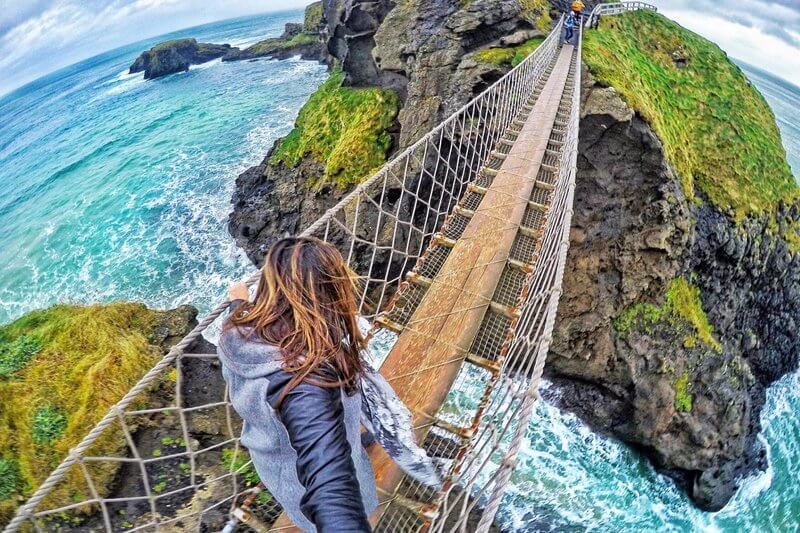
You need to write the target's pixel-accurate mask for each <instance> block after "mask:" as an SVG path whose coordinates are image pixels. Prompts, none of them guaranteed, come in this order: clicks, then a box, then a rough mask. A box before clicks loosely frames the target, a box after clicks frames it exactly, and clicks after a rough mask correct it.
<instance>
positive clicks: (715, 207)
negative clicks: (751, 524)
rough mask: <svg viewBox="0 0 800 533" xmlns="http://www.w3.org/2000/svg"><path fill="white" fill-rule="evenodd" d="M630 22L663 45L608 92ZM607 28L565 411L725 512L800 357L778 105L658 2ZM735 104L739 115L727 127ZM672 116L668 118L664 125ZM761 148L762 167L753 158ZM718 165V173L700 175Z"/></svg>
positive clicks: (593, 43) (586, 94)
mask: <svg viewBox="0 0 800 533" xmlns="http://www.w3.org/2000/svg"><path fill="white" fill-rule="evenodd" d="M633 19H635V20H633ZM629 24H636V26H637V27H638V28H639V29H640V30H642V31H641V34H640V35H647V36H648V37H645V38H646V39H650V41H648V42H651V43H658V44H655V45H654V46H653V45H651V49H650V51H649V52H648V53H644V54H642V53H639V52H637V57H636V61H637V62H639V64H640V65H641V66H642V69H641V71H637V70H634V69H632V68H629V66H621V67H620V68H627V72H625V76H626V79H627V80H628V81H626V82H623V81H621V79H620V81H617V82H616V83H615V87H607V86H606V85H607V84H608V82H609V81H611V80H614V79H615V74H616V73H614V72H611V71H610V70H609V69H608V68H607V65H609V64H610V57H606V56H605V55H604V54H605V53H609V54H613V56H614V58H615V61H616V62H617V63H618V64H619V63H622V64H624V63H625V60H626V57H627V56H626V54H625V52H624V50H623V49H620V48H617V47H616V44H618V43H617V42H616V41H615V38H616V37H618V36H622V35H623V34H624V36H625V40H626V41H628V40H635V37H632V34H631V33H630V31H631V26H629ZM600 32H601V33H598V34H594V35H593V34H589V35H587V41H586V47H585V55H584V57H585V59H586V61H587V63H589V65H590V69H591V73H593V74H595V75H597V76H599V77H602V78H603V79H604V83H601V82H598V81H597V80H595V79H593V77H592V74H591V73H590V72H586V73H585V75H584V87H583V108H582V114H583V118H582V121H581V130H580V132H581V133H580V145H579V160H578V176H577V189H576V194H575V215H574V218H573V228H572V233H571V247H570V252H569V256H568V262H567V268H566V272H565V277H564V294H563V296H562V298H561V302H560V306H559V317H558V321H557V326H556V332H555V338H554V343H553V347H552V350H551V354H550V356H549V359H548V365H547V372H548V375H549V376H550V378H551V379H552V380H553V381H554V382H555V383H556V384H557V385H558V386H559V388H560V389H561V390H562V392H563V391H566V393H563V394H560V395H558V399H559V400H558V401H559V402H560V404H561V405H562V406H563V407H565V408H567V409H569V410H572V411H574V412H576V413H578V414H579V415H580V416H581V417H582V418H583V419H584V420H586V421H587V422H588V423H590V424H591V425H592V426H593V427H595V428H597V429H599V430H601V431H603V432H606V433H609V434H612V435H615V436H617V437H620V438H622V439H623V440H625V441H627V442H629V443H632V444H634V445H635V446H636V447H637V448H639V449H640V450H642V452H643V453H644V454H645V455H647V456H648V457H650V458H651V459H652V460H653V461H654V464H655V465H656V466H657V467H659V468H660V469H662V470H663V471H665V472H666V473H668V474H670V475H672V476H673V477H675V478H676V479H677V480H678V481H679V482H680V483H681V484H682V485H683V486H684V487H685V488H686V490H687V492H688V494H689V495H690V496H691V497H692V498H693V499H694V501H695V502H696V503H697V504H698V505H699V506H700V507H702V508H705V509H711V510H715V509H719V508H721V507H722V506H723V505H724V504H725V503H727V501H728V500H729V499H730V497H731V496H732V495H733V493H734V491H735V490H736V487H737V484H738V481H740V479H741V477H742V476H744V475H747V474H749V473H752V472H753V471H754V470H755V469H762V468H764V467H765V457H764V450H763V449H762V446H761V444H760V442H759V441H758V439H757V433H758V431H759V430H760V425H759V414H760V411H761V407H762V405H763V403H764V398H765V388H766V387H767V386H768V385H769V384H770V383H771V382H772V381H774V380H775V379H777V378H778V377H780V376H782V375H783V374H785V373H786V372H789V371H791V370H793V369H795V368H797V363H798V354H800V339H799V338H798V336H797V329H796V321H797V320H798V317H800V300H798V296H800V256H798V254H797V253H796V252H797V249H796V247H795V246H793V245H792V244H791V243H792V242H793V240H794V238H795V237H796V234H795V235H794V236H793V233H794V232H796V228H797V223H798V210H797V207H796V205H795V204H794V201H793V198H794V194H795V190H796V186H795V185H794V183H793V181H792V180H791V176H790V174H788V169H787V167H786V162H785V158H784V155H783V152H782V149H781V148H780V139H779V137H778V133H777V129H776V128H775V126H774V118H773V117H772V114H771V112H770V110H769V108H768V107H767V106H766V103H764V102H763V99H762V98H761V97H760V95H758V94H757V92H756V91H755V90H754V89H753V88H752V87H751V86H750V85H749V83H747V81H746V80H745V78H744V76H743V75H742V74H741V72H740V71H739V70H738V68H736V67H735V66H733V65H732V64H731V63H729V62H728V60H727V58H725V57H724V54H723V53H722V52H721V51H719V49H718V48H716V47H715V46H713V45H711V44H710V43H708V42H706V41H703V40H702V39H699V38H698V37H697V36H694V35H691V34H689V33H688V32H685V30H682V29H680V28H679V27H678V26H677V25H674V24H672V23H669V22H668V21H666V19H663V18H662V17H657V16H655V15H650V14H638V15H628V16H626V18H622V19H619V20H615V21H607V22H606V23H605V24H604V26H603V27H601V29H600ZM602 32H605V33H602ZM617 34H620V35H617ZM640 44H643V43H635V42H634V44H633V46H637V45H640ZM676 58H678V59H679V60H678V59H676ZM646 72H650V73H652V75H653V77H654V78H657V79H659V80H663V79H664V78H667V79H669V78H673V80H672V82H671V83H670V84H671V85H672V86H673V87H681V86H682V84H683V83H684V80H685V79H691V80H692V85H691V86H690V87H687V88H684V89H683V90H682V92H684V93H686V92H688V91H690V90H691V91H695V94H688V95H686V96H689V97H690V98H691V101H693V102H694V104H693V105H691V106H684V104H683V103H680V106H681V107H680V108H678V105H679V103H678V102H670V101H668V100H667V102H666V103H664V100H666V99H663V98H662V97H663V95H664V94H670V93H663V92H662V91H663V89H661V88H657V87H656V88H654V87H652V84H653V83H654V82H653V79H651V78H649V77H648V75H647V74H645V73H646ZM620 75H621V73H620ZM668 83H669V82H668ZM632 87H636V89H635V93H636V94H635V95H634V91H633V90H632V89H631V88H632ZM651 90H652V91H653V92H652V93H650V95H652V96H655V97H659V98H662V99H661V100H660V102H661V104H660V105H663V106H665V107H663V108H661V109H659V113H663V114H664V115H665V116H663V117H662V116H658V117H653V116H652V115H651V116H646V115H649V114H651V113H653V112H654V111H655V109H656V108H655V106H656V105H658V104H656V103H654V102H653V101H651V100H649V97H648V96H650V95H648V92H649V91H651ZM704 91H709V92H710V93H714V94H713V95H708V96H706V95H704V94H702V93H703V92H704ZM720 94H723V95H725V96H724V97H723V100H726V101H727V104H726V102H725V101H723V102H720V101H718V100H716V101H715V99H717V98H718V97H719V96H718V95H720ZM709 104H710V107H707V110H703V109H698V108H700V107H705V106H708V105H709ZM731 105H734V106H736V108H737V111H736V115H735V117H733V118H731V119H728V117H725V119H724V120H725V123H724V127H721V126H723V123H722V120H723V119H722V117H721V116H720V115H721V114H723V113H724V111H721V110H722V109H724V108H725V107H727V106H731ZM673 106H675V107H674V108H673ZM716 106H719V108H717V107H716ZM681 112H686V113H688V114H689V115H691V117H692V120H694V121H695V122H696V124H693V123H687V122H683V117H682V116H681ZM670 119H671V120H673V121H674V123H672V124H671V125H670V127H671V128H672V131H670V132H664V133H661V132H660V131H657V130H659V129H660V128H663V127H665V126H667V124H666V120H670ZM740 122H746V124H747V128H749V130H750V133H751V134H752V133H753V132H757V133H758V135H759V136H760V137H761V140H760V141H758V144H757V145H756V146H751V145H750V144H749V142H752V141H748V139H746V138H744V135H739V136H737V137H736V138H735V139H728V138H727V134H726V133H725V131H726V128H731V129H733V130H737V129H738V128H739V127H742V125H740ZM678 125H689V126H690V127H693V128H696V129H697V131H698V133H697V135H701V134H700V133H699V131H700V130H701V129H702V131H703V133H702V135H703V136H704V138H703V139H702V140H699V139H696V138H695V133H693V132H691V131H685V130H684V131H676V129H677V127H680V126H678ZM676 126H677V127H676ZM678 138H680V139H681V141H680V142H682V143H683V144H682V145H681V146H676V144H675V143H676V142H678V141H677V139H678ZM776 141H777V142H776ZM695 143H697V145H695ZM700 144H705V146H703V147H702V148H701V146H699V145H700ZM776 145H777V149H774V148H773V147H775V146H776ZM698 150H705V151H698ZM711 150H713V151H711ZM772 150H774V153H773V152H772ZM679 151H683V153H684V154H685V156H684V157H683V158H677V157H675V155H676V153H678V152H679ZM750 154H753V157H755V158H757V162H758V164H756V165H745V164H744V163H743V161H742V159H745V158H748V157H750ZM712 159H713V160H714V161H711V160H712ZM723 161H724V162H725V163H723V164H720V163H721V162H723ZM689 162H691V163H689ZM710 165H717V166H716V168H715V169H714V171H713V174H711V173H708V174H705V175H703V174H701V173H700V172H699V171H698V170H699V169H701V168H709V167H710ZM678 169H680V170H678ZM692 174H694V180H693V181H691V182H690V180H687V176H691V175H692ZM701 176H702V179H700V178H701ZM690 179H691V178H690ZM747 189H750V190H751V192H750V193H748V194H747V195H741V194H740V193H741V191H742V190H747ZM774 191H780V192H778V193H776V194H774V195H773V192H774Z"/></svg>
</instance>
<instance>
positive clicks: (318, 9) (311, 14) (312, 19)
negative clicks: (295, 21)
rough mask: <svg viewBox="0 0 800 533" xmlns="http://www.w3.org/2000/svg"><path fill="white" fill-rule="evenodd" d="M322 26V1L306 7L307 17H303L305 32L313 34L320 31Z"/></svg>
mask: <svg viewBox="0 0 800 533" xmlns="http://www.w3.org/2000/svg"><path fill="white" fill-rule="evenodd" d="M321 25H322V1H321V0H320V1H319V2H314V3H313V4H308V6H306V12H305V16H304V17H303V31H305V32H308V33H313V32H316V31H318V30H319V27H320V26H321Z"/></svg>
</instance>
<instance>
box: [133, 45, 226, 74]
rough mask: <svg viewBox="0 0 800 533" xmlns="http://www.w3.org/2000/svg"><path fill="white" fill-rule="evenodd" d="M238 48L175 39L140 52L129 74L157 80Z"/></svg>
mask: <svg viewBox="0 0 800 533" xmlns="http://www.w3.org/2000/svg"><path fill="white" fill-rule="evenodd" d="M231 51H238V48H231V45H229V44H210V43H198V42H197V39H175V40H173V41H164V42H163V43H158V44H157V45H155V46H154V47H152V48H151V49H150V50H147V51H146V52H142V54H141V55H140V56H139V57H137V58H136V61H134V62H133V64H132V65H131V67H130V69H129V72H130V73H131V74H133V73H135V72H142V71H144V79H146V80H150V79H153V78H159V77H161V76H166V75H168V74H174V73H175V72H185V71H187V70H189V65H199V64H200V63H205V62H207V61H211V60H212V59H217V58H219V57H222V56H224V55H225V54H227V53H230V52H231Z"/></svg>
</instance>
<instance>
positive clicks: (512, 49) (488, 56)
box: [473, 37, 544, 67]
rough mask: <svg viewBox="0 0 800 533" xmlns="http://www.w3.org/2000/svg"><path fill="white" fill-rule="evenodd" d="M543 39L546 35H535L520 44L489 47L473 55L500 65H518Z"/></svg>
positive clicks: (479, 59) (477, 58) (478, 59)
mask: <svg viewBox="0 0 800 533" xmlns="http://www.w3.org/2000/svg"><path fill="white" fill-rule="evenodd" d="M543 41H544V37H534V38H533V39H528V40H527V41H525V42H524V43H522V44H520V45H519V46H507V47H495V48H487V49H485V50H481V51H480V52H476V53H475V55H474V56H473V57H474V58H475V59H476V60H477V61H484V62H486V63H492V64H494V65H498V66H510V67H516V66H517V65H519V64H520V63H522V60H523V59H525V58H526V57H528V56H529V55H530V54H531V53H532V52H533V51H534V50H536V48H538V47H539V45H540V44H542V42H543Z"/></svg>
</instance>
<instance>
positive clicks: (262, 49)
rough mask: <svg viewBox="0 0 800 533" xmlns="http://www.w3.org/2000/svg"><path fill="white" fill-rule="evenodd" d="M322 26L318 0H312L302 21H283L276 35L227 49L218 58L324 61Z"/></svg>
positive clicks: (226, 59)
mask: <svg viewBox="0 0 800 533" xmlns="http://www.w3.org/2000/svg"><path fill="white" fill-rule="evenodd" d="M324 29H325V21H324V18H323V12H322V2H321V1H320V2H314V3H313V4H310V5H309V6H308V7H306V11H305V18H304V20H303V22H302V23H299V22H289V23H287V24H286V26H285V27H284V30H283V34H282V35H281V36H280V37H271V38H269V39H264V40H263V41H259V42H257V43H256V44H254V45H252V46H248V47H247V48H245V49H243V50H239V49H238V48H234V49H231V51H230V52H228V53H227V54H225V56H224V57H223V58H222V60H223V61H241V60H243V59H256V58H259V57H265V58H272V59H288V58H290V57H295V56H300V58H301V59H309V60H315V61H325V60H326V59H327V57H328V55H327V53H326V52H325V41H324Z"/></svg>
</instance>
